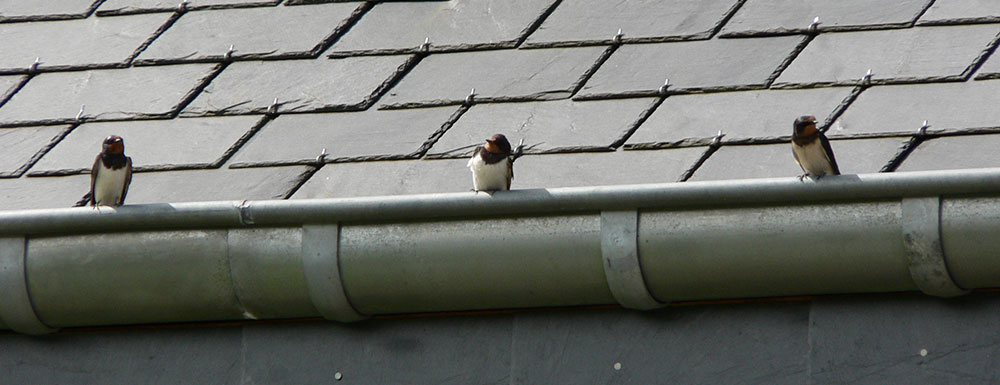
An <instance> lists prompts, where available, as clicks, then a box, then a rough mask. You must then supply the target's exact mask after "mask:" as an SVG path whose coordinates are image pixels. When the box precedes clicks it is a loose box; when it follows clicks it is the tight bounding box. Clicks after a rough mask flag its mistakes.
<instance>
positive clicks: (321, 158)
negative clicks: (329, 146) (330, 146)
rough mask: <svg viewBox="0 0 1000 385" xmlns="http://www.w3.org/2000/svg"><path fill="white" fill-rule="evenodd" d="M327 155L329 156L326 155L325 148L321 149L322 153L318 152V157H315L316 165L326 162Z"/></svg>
mask: <svg viewBox="0 0 1000 385" xmlns="http://www.w3.org/2000/svg"><path fill="white" fill-rule="evenodd" d="M327 155H330V154H327V152H326V147H323V152H320V153H319V156H317V157H316V163H323V162H326V156H327Z"/></svg>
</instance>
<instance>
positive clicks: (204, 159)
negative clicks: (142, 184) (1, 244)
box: [31, 116, 261, 175]
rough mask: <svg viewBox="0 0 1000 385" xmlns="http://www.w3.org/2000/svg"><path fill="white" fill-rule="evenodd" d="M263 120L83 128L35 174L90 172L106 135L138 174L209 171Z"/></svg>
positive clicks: (203, 120) (237, 118) (174, 121)
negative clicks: (115, 139) (121, 145)
mask: <svg viewBox="0 0 1000 385" xmlns="http://www.w3.org/2000/svg"><path fill="white" fill-rule="evenodd" d="M260 119H261V118H260V117H259V116H233V117H221V118H199V119H171V120H145V121H126V122H101V123H86V124H83V125H81V126H79V127H77V128H75V129H73V132H71V133H70V134H69V135H67V136H66V137H65V138H63V140H62V141H60V142H59V144H58V145H56V146H55V147H54V148H52V150H50V151H49V152H48V153H47V154H45V157H43V158H42V159H41V160H40V161H39V162H38V163H37V164H35V167H33V168H32V170H31V171H32V175H35V174H37V173H40V172H43V173H51V172H60V171H61V172H78V171H84V170H88V171H89V170H90V168H91V166H92V165H93V164H94V157H95V156H96V155H97V153H98V152H100V151H101V142H102V141H103V140H104V138H106V137H108V135H119V136H121V137H122V138H123V139H124V140H125V153H126V154H127V155H129V156H130V157H132V166H133V167H135V168H136V169H137V170H141V169H150V168H175V167H184V166H186V167H208V166H209V165H211V164H212V163H215V162H217V161H219V160H220V158H221V157H222V156H223V154H224V153H225V152H226V150H227V149H229V147H230V146H232V145H233V144H234V143H236V141H237V140H238V139H239V138H240V137H241V136H243V134H245V133H246V132H247V131H249V130H250V129H251V128H252V127H254V125H256V124H257V122H258V121H260Z"/></svg>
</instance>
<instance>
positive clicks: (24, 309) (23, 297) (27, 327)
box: [0, 237, 59, 335]
mask: <svg viewBox="0 0 1000 385" xmlns="http://www.w3.org/2000/svg"><path fill="white" fill-rule="evenodd" d="M26 257H27V242H26V240H25V238H24V237H0V319H3V322H4V323H5V324H7V327H9V328H11V329H12V330H14V331H16V332H18V333H24V334H33V335H40V334H48V333H52V332H55V331H58V330H59V329H53V328H50V327H49V326H48V325H45V324H44V323H42V321H41V320H40V319H38V315H37V314H36V313H35V308H34V306H33V305H32V304H31V298H30V296H29V294H28V280H27V278H26V277H27V270H26V268H27V262H26V260H25V259H26Z"/></svg>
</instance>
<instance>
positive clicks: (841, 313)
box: [0, 294, 1000, 384]
mask: <svg viewBox="0 0 1000 385" xmlns="http://www.w3.org/2000/svg"><path fill="white" fill-rule="evenodd" d="M998 326H1000V295H996V294H975V295H972V296H968V297H963V298H956V299H947V300H942V299H935V298H929V297H926V296H922V295H911V294H899V295H875V296H850V297H821V298H816V299H813V300H810V301H792V302H754V303H745V304H724V305H718V304H715V305H691V306H674V307H669V308H666V309H662V310H658V311H652V312H637V311H627V310H620V309H604V310H594V309H572V310H559V309H557V310H542V311H530V312H527V311H526V312H508V313H501V314H486V315H450V316H433V317H430V316H428V317H406V318H393V319H375V320H369V321H365V322H359V323H354V324H339V323H335V322H325V321H315V322H313V321H301V322H285V321H277V322H250V323H243V324H232V325H228V326H227V325H222V326H218V325H216V326H211V327H209V326H198V325H197V324H193V325H189V326H171V327H137V328H127V329H122V328H116V329H98V330H93V329H91V330H73V329H69V330H63V331H62V332H59V333H56V334H52V335H47V336H41V337H33V336H27V335H20V334H15V333H12V332H4V333H0V383H3V384H27V383H60V384H98V383H100V384H117V383H129V384H177V383H186V384H397V383H406V384H604V383H607V384H659V383H670V384H704V383H725V384H764V383H766V384H810V383H814V384H828V383H857V384H892V383H896V384H907V383H933V384H947V383H963V384H965V383H996V382H997V381H998V378H1000V365H998V364H1000V354H998V353H1000V332H998V331H997V330H1000V327H998ZM616 364H620V367H619V369H617V370H616V369H615V367H616ZM338 372H339V373H341V375H342V379H341V380H339V381H338V380H336V377H335V376H336V373H338Z"/></svg>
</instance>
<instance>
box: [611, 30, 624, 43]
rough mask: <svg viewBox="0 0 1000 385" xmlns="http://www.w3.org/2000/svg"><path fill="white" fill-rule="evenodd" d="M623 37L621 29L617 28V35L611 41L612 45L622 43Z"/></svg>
mask: <svg viewBox="0 0 1000 385" xmlns="http://www.w3.org/2000/svg"><path fill="white" fill-rule="evenodd" d="M624 36H625V34H623V33H622V29H621V28H618V33H616V34H615V37H614V38H612V39H611V41H612V42H613V43H615V44H621V43H622V37H624Z"/></svg>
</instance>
